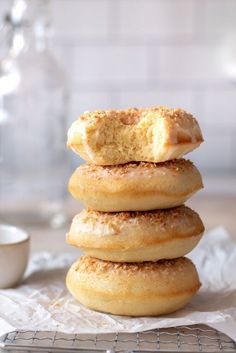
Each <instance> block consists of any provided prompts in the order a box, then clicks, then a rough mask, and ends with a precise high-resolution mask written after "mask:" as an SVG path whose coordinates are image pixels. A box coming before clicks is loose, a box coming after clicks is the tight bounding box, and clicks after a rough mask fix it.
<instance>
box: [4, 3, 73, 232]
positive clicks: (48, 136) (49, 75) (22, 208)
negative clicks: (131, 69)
mask: <svg viewBox="0 0 236 353" xmlns="http://www.w3.org/2000/svg"><path fill="white" fill-rule="evenodd" d="M48 6H49V1H45V0H34V1H30V0H15V1H14V2H13V7H12V9H11V12H10V13H9V15H8V16H7V17H6V19H7V22H8V25H9V31H10V33H11V35H10V45H9V51H8V54H7V55H6V56H5V57H4V58H3V59H2V60H1V63H0V221H2V222H4V223H17V224H25V223H29V224H51V225H52V226H59V225H61V223H63V221H64V214H63V202H64V199H65V195H66V184H67V179H68V171H69V168H68V158H67V155H66V148H65V131H66V126H65V122H66V120H65V118H66V113H67V89H66V79H65V75H64V72H63V70H62V69H61V68H60V66H59V65H58V63H57V61H56V60H55V58H54V56H53V55H52V52H51V51H50V48H49V45H48V44H49V43H48V42H49V40H48V39H49V34H50V26H49V22H48Z"/></svg>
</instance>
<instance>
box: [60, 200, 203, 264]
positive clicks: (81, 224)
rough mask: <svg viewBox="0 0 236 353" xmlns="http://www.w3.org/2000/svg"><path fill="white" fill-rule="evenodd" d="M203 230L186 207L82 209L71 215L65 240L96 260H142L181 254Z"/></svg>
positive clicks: (198, 218)
mask: <svg viewBox="0 0 236 353" xmlns="http://www.w3.org/2000/svg"><path fill="white" fill-rule="evenodd" d="M203 232H204V226H203V223H202V221H201V219H200V217H199V216H198V214H197V213H196V212H194V211H193V210H191V209H190V208H189V207H186V206H179V207H175V208H171V209H166V210H155V211H146V212H117V213H104V212H98V211H93V210H83V211H82V212H81V213H79V214H78V215H76V216H75V217H74V219H73V221H72V224H71V228H70V230H69V233H68V234H67V236H66V241H67V243H68V244H70V245H74V246H76V247H78V248H80V249H81V250H82V251H84V252H85V253H86V254H87V255H90V256H93V257H96V258H98V259H102V260H107V261H113V262H142V261H157V260H160V259H172V258H176V257H180V256H183V255H185V254H187V253H188V252H190V251H191V250H192V249H193V248H194V247H195V246H196V245H197V243H198V242H199V240H200V239H201V236H202V234H203Z"/></svg>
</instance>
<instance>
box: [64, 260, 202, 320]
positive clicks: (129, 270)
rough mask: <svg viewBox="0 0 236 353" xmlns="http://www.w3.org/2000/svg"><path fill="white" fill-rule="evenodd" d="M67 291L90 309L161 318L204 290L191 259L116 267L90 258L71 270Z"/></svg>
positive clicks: (124, 264)
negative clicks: (160, 316)
mask: <svg viewBox="0 0 236 353" xmlns="http://www.w3.org/2000/svg"><path fill="white" fill-rule="evenodd" d="M66 283H67V287H68V289H69V291H70V292H71V294H72V295H73V296H74V297H75V298H76V299H77V300H78V301H79V302H80V303H82V304H83V305H85V306H87V307H88V308H90V309H94V310H98V311H102V312H106V313H111V314H116V315H129V316H157V315H162V314H168V313H171V312H173V311H176V310H178V309H180V308H182V307H183V306H185V305H186V304H187V303H188V302H189V301H190V299H191V298H192V296H193V295H194V294H195V293H196V292H197V290H198V289H199V288H200V285H201V284H200V282H199V278H198V274H197V271H196V269H195V266H194V265H193V263H192V262H191V261H190V260H189V259H187V258H184V257H183V258H178V259H174V260H163V261H158V262H143V263H133V264H126V263H118V262H116V263H112V262H107V261H102V260H98V259H95V258H92V257H89V256H83V257H81V258H80V259H79V260H78V261H77V262H76V263H74V264H73V265H72V267H71V268H70V270H69V272H68V274H67V279H66Z"/></svg>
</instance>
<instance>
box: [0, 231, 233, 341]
mask: <svg viewBox="0 0 236 353" xmlns="http://www.w3.org/2000/svg"><path fill="white" fill-rule="evenodd" d="M189 257H190V258H191V259H192V260H193V261H194V263H195V264H196V266H197V269H198V271H199V274H200V278H201V282H202V288H201V290H200V291H199V293H198V294H197V295H196V296H195V297H194V298H193V300H192V301H191V303H190V304H189V305H188V306H187V307H186V308H185V309H183V310H180V311H178V312H176V313H174V314H171V315H166V316H162V317H159V318H148V317H142V318H128V317H120V316H113V315H106V314H101V313H98V312H94V311H90V310H89V309H86V308H84V307H83V306H82V305H80V304H79V303H78V302H76V301H75V300H74V299H73V298H72V297H71V295H70V294H69V293H68V292H67V290H66V288H65V284H64V279H65V275H66V272H67V270H68V267H69V266H70V264H71V263H72V262H73V261H74V260H75V256H74V255H72V254H59V255H55V254H50V253H39V254H36V255H34V256H33V257H32V258H31V261H30V264H29V268H28V271H27V274H26V278H25V280H24V282H23V283H22V284H21V286H19V287H18V288H16V289H8V290H0V335H3V334H4V333H7V332H9V331H13V330H14V329H24V330H27V329H30V330H49V331H51V330H57V331H61V332H64V333H105V332H117V331H120V332H137V331H143V330H148V329H154V328H157V327H159V328H161V327H171V326H179V325H192V324H197V323H204V324H208V325H209V326H212V327H213V328H216V329H218V330H220V331H222V332H224V333H226V334H228V335H229V336H230V337H231V338H232V339H234V340H236V244H235V243H234V242H233V241H232V240H231V239H230V237H229V235H228V234H227V232H226V231H225V230H224V229H223V228H217V229H215V230H213V231H211V232H209V233H208V234H205V236H204V237H203V239H202V240H201V242H200V244H199V246H198V247H197V248H196V249H195V250H194V251H193V252H192V253H191V254H189Z"/></svg>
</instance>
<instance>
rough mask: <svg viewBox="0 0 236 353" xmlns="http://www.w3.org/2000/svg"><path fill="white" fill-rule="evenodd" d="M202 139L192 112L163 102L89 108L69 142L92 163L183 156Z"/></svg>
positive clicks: (152, 159) (117, 162)
mask: <svg viewBox="0 0 236 353" xmlns="http://www.w3.org/2000/svg"><path fill="white" fill-rule="evenodd" d="M202 141H203V138H202V134H201V130H200V128H199V125H198V123H197V121H196V119H195V118H194V117H193V116H192V115H191V114H189V113H187V112H185V111H184V110H182V109H171V108H167V107H162V106H159V107H153V108H148V109H137V108H130V109H126V110H97V111H95V112H85V113H84V114H83V115H81V116H80V117H79V118H78V119H77V120H76V121H75V122H74V123H73V124H72V126H71V127H70V129H69V131H68V140H67V145H68V147H70V148H71V149H72V150H73V151H74V152H75V153H77V154H79V155H80V156H81V157H82V158H83V159H85V160H86V161H87V162H89V163H92V164H98V165H114V164H123V163H127V162H132V161H143V162H144V161H146V162H163V161H167V160H171V159H174V158H179V157H181V156H183V155H184V154H186V153H188V152H190V151H192V150H194V149H195V148H196V147H198V146H199V144H200V143H201V142H202Z"/></svg>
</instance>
